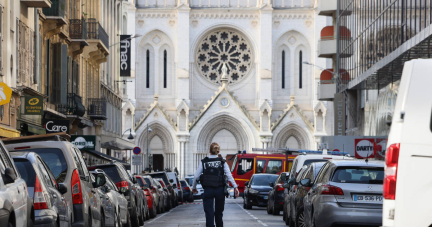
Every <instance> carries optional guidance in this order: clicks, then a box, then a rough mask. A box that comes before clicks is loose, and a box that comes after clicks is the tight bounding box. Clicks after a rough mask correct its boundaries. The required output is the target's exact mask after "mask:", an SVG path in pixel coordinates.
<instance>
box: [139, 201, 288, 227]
mask: <svg viewBox="0 0 432 227" xmlns="http://www.w3.org/2000/svg"><path fill="white" fill-rule="evenodd" d="M281 214H282V212H281ZM223 220H224V226H228V227H230V226H248V227H255V226H257V227H258V226H275V227H281V226H286V225H285V224H284V223H283V220H282V215H278V216H273V215H268V214H267V211H266V208H265V207H253V209H252V210H245V209H243V199H242V198H237V199H232V198H230V199H226V200H225V211H224V218H223ZM145 226H150V227H162V226H163V227H174V226H176V227H177V226H182V227H183V226H205V214H204V209H203V205H202V200H195V202H194V203H192V204H189V203H186V204H183V205H180V206H178V207H176V208H174V209H172V210H171V211H169V212H167V213H164V214H161V215H158V216H157V217H156V218H155V219H152V220H150V221H149V222H146V223H145Z"/></svg>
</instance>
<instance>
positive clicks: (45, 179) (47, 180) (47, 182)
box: [36, 159, 56, 188]
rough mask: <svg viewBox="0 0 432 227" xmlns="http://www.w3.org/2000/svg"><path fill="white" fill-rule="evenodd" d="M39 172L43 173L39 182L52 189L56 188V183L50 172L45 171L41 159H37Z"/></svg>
mask: <svg viewBox="0 0 432 227" xmlns="http://www.w3.org/2000/svg"><path fill="white" fill-rule="evenodd" d="M36 163H37V165H38V167H39V170H40V172H41V174H40V176H39V180H41V181H43V182H45V185H48V186H50V187H53V188H55V187H56V186H55V183H54V182H53V181H52V180H51V178H50V176H49V174H48V171H47V170H46V169H45V166H44V165H43V164H42V161H41V160H40V159H37V161H36Z"/></svg>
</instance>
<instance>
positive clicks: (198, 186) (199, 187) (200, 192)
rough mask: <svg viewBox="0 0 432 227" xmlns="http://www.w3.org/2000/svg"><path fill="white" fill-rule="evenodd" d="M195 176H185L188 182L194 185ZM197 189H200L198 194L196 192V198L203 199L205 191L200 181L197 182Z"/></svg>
mask: <svg viewBox="0 0 432 227" xmlns="http://www.w3.org/2000/svg"><path fill="white" fill-rule="evenodd" d="M193 178H194V177H193V176H187V177H185V180H186V181H187V182H188V184H189V185H190V186H191V187H193ZM196 189H197V191H198V193H197V194H194V199H202V198H201V196H202V194H203V193H204V188H203V187H202V185H201V184H200V183H198V184H197V186H196Z"/></svg>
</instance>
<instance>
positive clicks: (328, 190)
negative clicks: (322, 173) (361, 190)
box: [321, 184, 344, 195]
mask: <svg viewBox="0 0 432 227" xmlns="http://www.w3.org/2000/svg"><path fill="white" fill-rule="evenodd" d="M321 194H323V195H344V193H343V190H342V188H339V187H336V186H333V185H329V184H326V185H323V190H322V192H321Z"/></svg>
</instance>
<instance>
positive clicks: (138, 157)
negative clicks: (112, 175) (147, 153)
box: [132, 155, 142, 166]
mask: <svg viewBox="0 0 432 227" xmlns="http://www.w3.org/2000/svg"><path fill="white" fill-rule="evenodd" d="M132 165H137V166H140V165H142V156H141V155H132Z"/></svg>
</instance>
